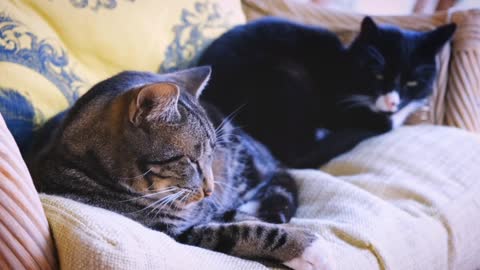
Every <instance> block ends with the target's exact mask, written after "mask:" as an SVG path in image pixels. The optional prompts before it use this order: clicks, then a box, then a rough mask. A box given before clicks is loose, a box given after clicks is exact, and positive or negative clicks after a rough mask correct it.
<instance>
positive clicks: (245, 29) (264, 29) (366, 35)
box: [199, 17, 456, 167]
mask: <svg viewBox="0 0 480 270" xmlns="http://www.w3.org/2000/svg"><path fill="white" fill-rule="evenodd" d="M455 28H456V27H455V25H454V24H448V25H444V26H441V27H438V28H437V29H434V30H432V31H429V32H415V31H407V30H402V29H399V28H396V27H393V26H379V25H377V24H376V23H375V22H374V21H373V20H372V19H371V18H369V17H366V18H365V19H364V20H363V21H362V24H361V31H360V33H359V34H358V36H357V37H356V38H355V40H354V41H353V42H352V43H351V44H350V45H349V46H347V47H345V46H343V45H342V43H341V42H340V39H339V38H338V37H337V36H336V35H335V34H334V33H333V32H331V31H329V30H326V29H323V28H320V27H313V26H306V25H301V24H297V23H294V22H290V21H287V20H284V19H279V18H273V17H272V18H264V19H260V20H257V21H254V22H251V23H248V24H246V25H241V26H238V27H236V28H233V29H232V30H230V31H228V32H227V33H225V34H224V35H222V36H221V37H220V38H218V39H217V40H215V41H214V42H213V43H212V44H211V45H210V46H209V47H208V48H207V49H206V51H205V52H204V53H203V55H202V56H201V57H200V59H199V65H211V66H212V67H213V74H212V78H211V80H210V82H209V84H208V86H207V89H206V90H205V93H204V94H203V95H202V99H204V100H207V101H209V102H211V103H212V104H213V105H215V106H217V107H218V108H219V109H220V111H221V112H222V113H225V114H230V113H233V112H235V115H236V116H235V118H234V121H235V123H236V124H238V125H240V126H242V128H244V129H245V131H246V132H247V133H249V134H250V135H252V137H254V138H255V139H257V140H259V141H260V142H262V143H263V144H265V145H266V146H267V147H268V148H269V149H270V150H271V151H272V153H273V155H274V156H275V157H277V158H278V159H280V160H281V161H283V163H284V164H286V165H288V166H294V167H316V166H319V165H321V164H322V163H325V162H327V161H329V160H330V159H331V158H333V157H335V156H337V155H339V154H341V153H343V152H346V151H348V150H350V149H351V148H352V147H354V146H355V145H356V144H357V143H359V142H360V141H362V140H364V139H366V138H369V137H371V136H374V135H378V134H381V133H383V132H386V131H389V130H391V129H392V128H395V127H398V126H399V125H401V124H402V123H403V122H404V121H405V119H406V118H407V116H408V115H409V114H410V113H411V112H412V111H414V110H416V109H418V108H419V107H420V106H422V105H423V103H424V101H425V99H426V97H428V96H429V95H430V94H431V93H432V84H433V81H434V78H435V73H436V69H435V56H436V54H437V53H438V52H439V50H440V49H441V48H442V47H443V45H444V44H445V43H446V42H447V41H448V40H449V39H450V38H451V37H452V35H453V33H454V31H455ZM320 129H322V130H323V131H325V130H327V131H328V133H325V132H324V133H323V134H318V132H317V131H319V130H320ZM317 135H322V137H321V136H317ZM325 135H326V136H325Z"/></svg>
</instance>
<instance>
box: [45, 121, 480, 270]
mask: <svg viewBox="0 0 480 270" xmlns="http://www.w3.org/2000/svg"><path fill="white" fill-rule="evenodd" d="M479 163H480V138H479V137H478V136H477V135H475V134H473V133H469V132H466V131H462V130H460V129H455V128H449V127H438V126H429V125H420V126H413V127H402V128H399V129H398V130H396V131H394V132H390V133H388V134H385V135H382V136H379V137H376V138H372V139H370V140H367V141H364V142H363V143H361V144H360V145H358V146H357V147H356V148H355V149H354V150H353V151H351V152H349V153H347V154H344V155H342V156H340V157H338V158H336V159H335V160H333V161H331V162H330V163H329V164H327V165H326V166H325V167H323V168H322V169H323V171H320V170H293V171H292V173H293V175H294V177H295V178H296V181H297V183H298V185H299V188H300V207H299V209H298V212H297V214H296V216H295V217H294V218H293V220H292V223H293V224H296V225H297V226H304V227H308V228H311V229H312V230H315V231H316V232H318V233H319V234H320V235H321V237H322V238H323V240H324V241H323V242H324V245H325V249H326V250H330V254H329V256H330V257H331V259H330V262H331V264H336V268H335V269H342V270H345V269H346V270H348V269H411V270H415V269H419V270H423V269H436V270H442V269H475V267H478V266H480V257H479V256H478V254H480V245H479V244H478V243H479V242H480V231H479V230H478V225H479V224H480V196H478V194H479V192H480V182H479V181H478V175H480V167H479V166H478V164H479ZM42 202H43V205H44V207H45V211H46V214H47V217H48V220H49V222H50V225H51V227H52V232H53V235H54V237H55V240H56V244H57V249H58V253H59V257H60V263H61V267H62V269H73V268H76V269H78V267H79V266H81V268H82V269H132V268H134V267H135V269H155V268H157V269H158V268H161V269H265V266H264V265H262V264H260V263H258V262H253V261H248V260H243V259H239V258H234V257H231V256H227V255H224V254H220V253H215V252H212V251H208V250H203V249H200V248H197V247H192V246H185V245H181V244H178V243H176V242H174V241H173V240H172V239H171V238H169V237H167V236H166V235H165V234H163V233H161V232H155V231H152V230H150V229H147V228H145V227H142V226H141V225H140V224H139V223H136V222H134V221H132V220H129V219H127V218H125V217H123V216H120V215H117V214H115V213H112V212H109V211H106V210H102V209H98V208H95V207H91V206H87V205H83V204H81V203H78V202H74V201H71V200H69V199H64V198H60V197H56V196H49V195H42ZM325 256H327V255H325Z"/></svg>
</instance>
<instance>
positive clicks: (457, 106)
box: [242, 0, 480, 132]
mask: <svg viewBox="0 0 480 270" xmlns="http://www.w3.org/2000/svg"><path fill="white" fill-rule="evenodd" d="M242 4H243V9H244V11H245V14H246V16H247V19H248V20H254V19H258V18H260V17H263V16H279V17H285V18H288V19H291V20H294V21H297V22H300V23H306V24H311V25H319V26H323V27H326V28H329V29H331V30H333V31H334V32H336V33H337V34H339V36H340V38H341V39H342V40H343V41H344V43H349V42H350V41H351V40H352V38H353V37H354V36H355V35H356V34H357V33H358V31H359V29H360V22H361V20H362V19H363V17H364V16H365V15H362V14H355V13H351V12H350V13H349V12H345V11H334V10H328V9H324V8H322V7H321V6H318V5H315V4H313V3H300V2H298V1H294V0H242ZM373 18H374V19H375V21H377V22H379V23H384V24H393V25H397V26H400V27H402V28H406V29H413V30H421V31H425V30H431V29H433V28H435V27H437V26H439V25H442V24H445V23H448V22H455V23H457V26H458V28H457V32H456V33H455V36H454V38H453V43H452V45H451V46H449V45H447V46H445V47H444V48H443V50H442V51H441V52H440V54H439V56H438V57H437V70H438V76H437V80H436V82H435V85H434V94H433V96H432V97H431V99H430V104H429V105H428V106H426V107H425V108H423V109H421V110H420V111H419V112H417V113H416V114H414V115H413V116H412V117H411V119H409V123H411V124H418V123H432V124H438V125H451V126H457V127H461V128H464V129H468V130H472V131H476V132H480V109H479V106H478V105H479V104H480V69H478V66H479V65H480V32H479V31H478V29H479V28H480V10H469V11H459V12H455V13H453V12H452V13H449V12H439V13H436V14H432V15H428V14H416V15H408V16H373Z"/></svg>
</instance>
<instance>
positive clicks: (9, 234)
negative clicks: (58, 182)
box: [0, 116, 56, 269]
mask: <svg viewBox="0 0 480 270" xmlns="http://www.w3.org/2000/svg"><path fill="white" fill-rule="evenodd" d="M0 198H1V199H0V217H1V219H0V269H56V258H55V256H54V254H55V253H54V252H55V250H54V246H53V241H52V239H51V236H50V231H49V227H48V223H47V219H46V217H45V213H44V211H43V208H42V205H41V203H40V200H39V197H38V194H37V192H36V190H35V188H34V186H33V182H32V178H31V177H30V174H29V172H28V169H27V167H26V165H25V162H24V161H23V159H22V156H21V155H20V152H19V150H18V147H17V145H16V144H15V141H14V139H13V137H12V135H11V134H10V132H9V131H8V129H7V126H6V124H5V121H4V120H3V118H2V117H1V116H0Z"/></svg>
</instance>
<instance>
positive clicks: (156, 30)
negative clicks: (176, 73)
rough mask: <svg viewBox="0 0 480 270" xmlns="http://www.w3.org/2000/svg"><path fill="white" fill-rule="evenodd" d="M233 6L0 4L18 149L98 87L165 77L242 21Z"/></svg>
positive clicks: (2, 63) (8, 109)
mask: <svg viewBox="0 0 480 270" xmlns="http://www.w3.org/2000/svg"><path fill="white" fill-rule="evenodd" d="M244 21H245V18H244V15H243V13H242V10H241V8H240V2H239V1H238V0H208V1H207V0H162V1H133V0H110V1H100V0H91V1H88V0H84V1H69V0H52V1H44V0H32V1H27V0H25V1H14V0H6V1H1V2H0V112H1V113H2V114H3V115H4V117H5V120H6V122H7V125H8V126H9V128H10V129H11V130H12V133H13V135H14V137H15V139H16V140H17V142H18V143H19V144H20V146H21V148H22V147H24V145H25V144H26V143H27V142H28V141H29V138H30V135H31V131H32V129H33V128H35V127H37V126H39V125H40V124H42V123H43V122H44V121H45V119H48V118H49V117H51V116H52V115H54V114H56V113H58V112H59V111H61V110H63V109H65V108H67V107H68V106H69V105H71V104H73V103H74V102H75V100H76V99H77V98H78V97H79V96H80V95H82V94H83V93H84V92H85V91H87V90H88V89H89V88H90V87H91V86H92V85H93V84H95V83H96V82H98V81H100V80H103V79H105V78H107V77H108V76H111V75H113V74H115V73H117V72H120V71H123V70H127V69H133V70H144V71H154V72H155V71H162V72H165V71H170V70H174V69H178V68H183V67H186V66H189V65H191V64H192V61H193V62H194V61H195V58H196V56H197V55H198V53H199V52H200V51H201V50H202V49H203V48H204V47H205V46H207V45H208V43H209V42H210V41H211V40H212V39H213V38H215V37H217V36H218V35H220V34H222V33H223V32H224V31H226V30H227V29H229V28H230V27H232V26H234V25H236V24H239V23H243V22H244Z"/></svg>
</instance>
